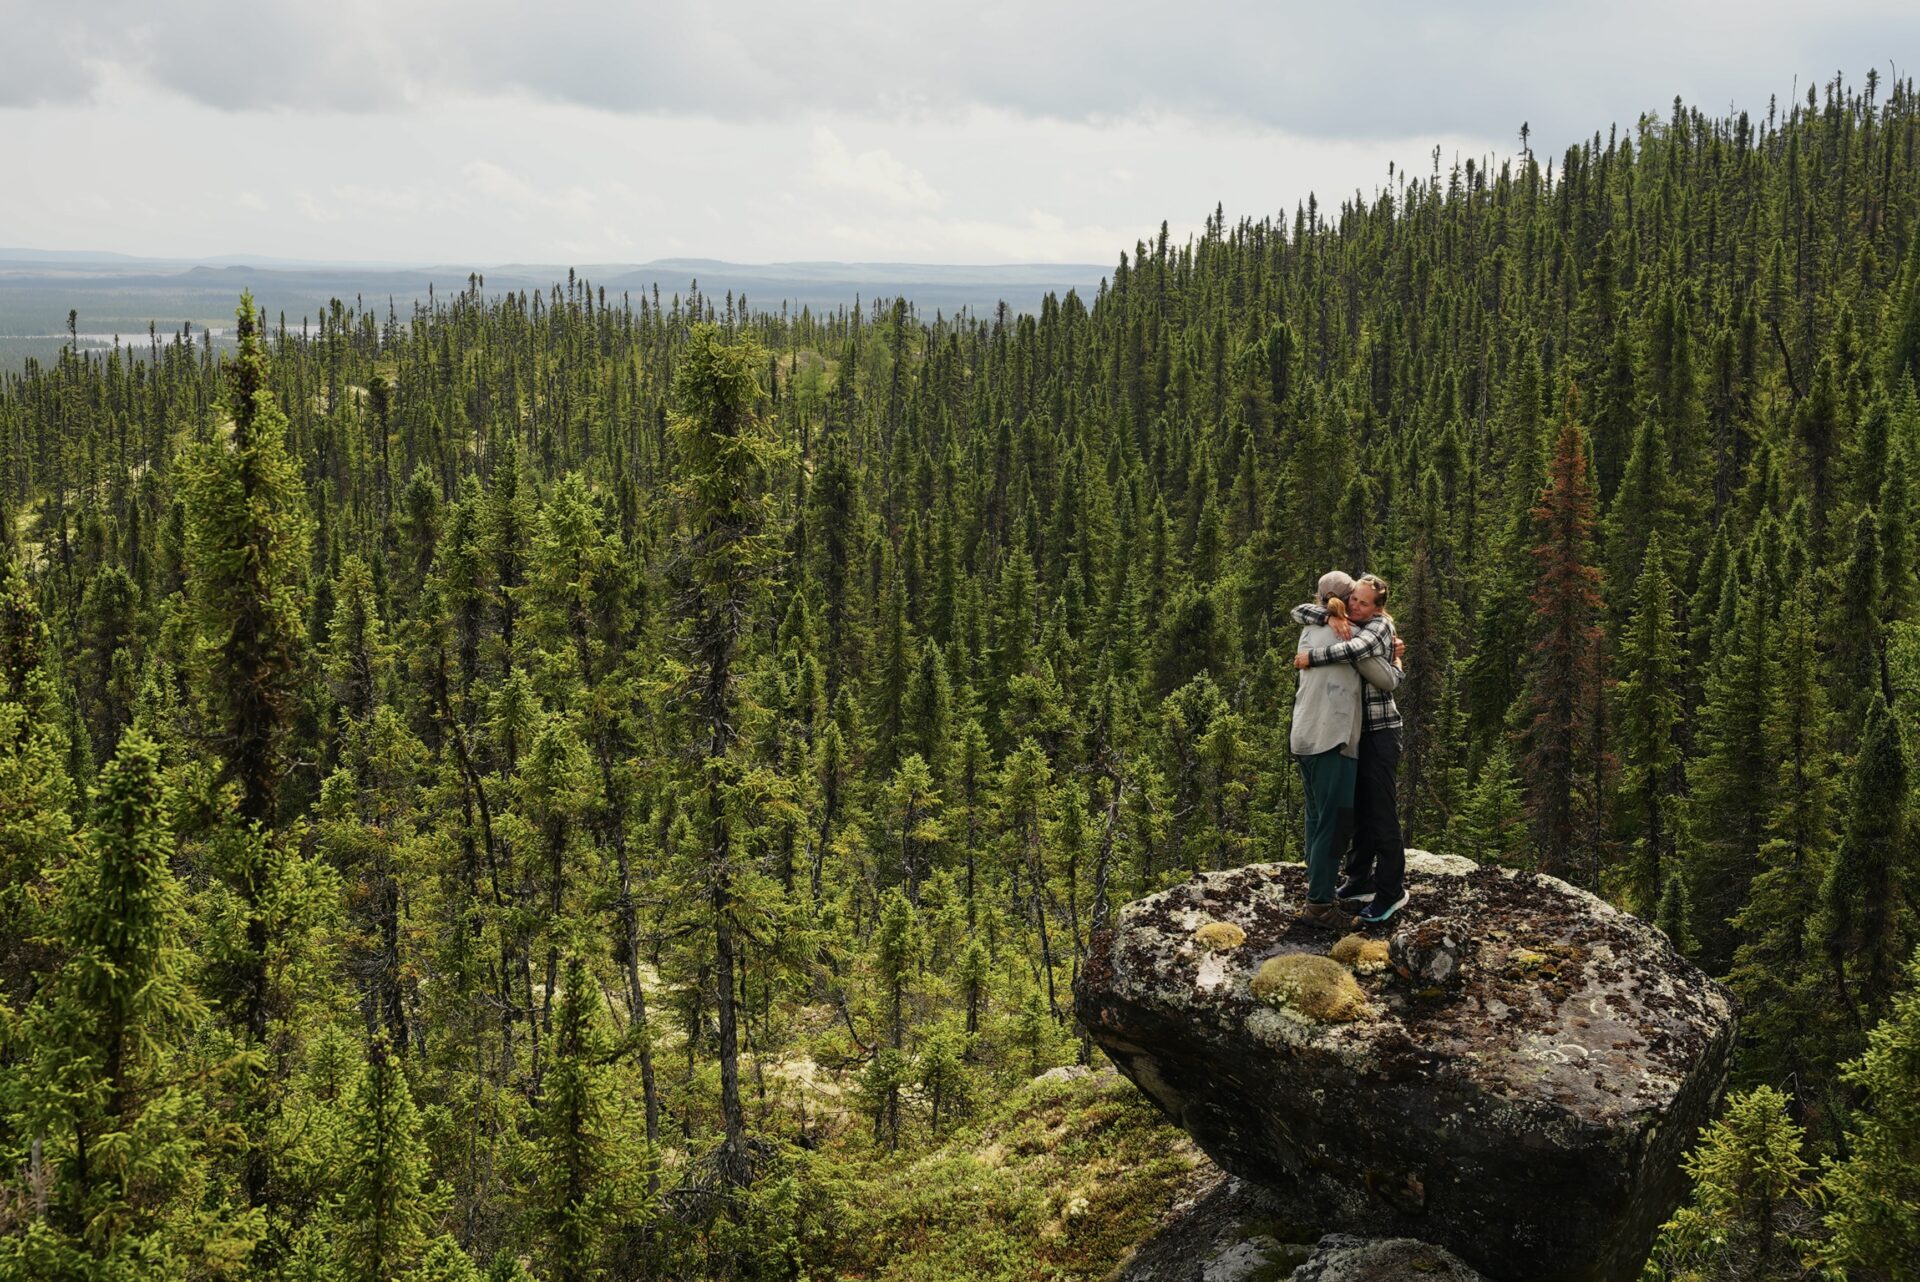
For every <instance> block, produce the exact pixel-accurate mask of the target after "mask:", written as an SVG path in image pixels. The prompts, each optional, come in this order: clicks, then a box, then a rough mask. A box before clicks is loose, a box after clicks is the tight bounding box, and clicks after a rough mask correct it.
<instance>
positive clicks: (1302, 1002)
mask: <svg viewBox="0 0 1920 1282" xmlns="http://www.w3.org/2000/svg"><path fill="white" fill-rule="evenodd" d="M1252 988H1253V995H1254V996H1255V997H1258V998H1259V999H1260V1000H1261V1001H1264V1002H1271V1003H1273V1004H1275V1005H1279V1006H1285V1007H1286V1008H1287V1009H1288V1010H1290V1011H1293V1012H1294V1013H1295V1014H1298V1015H1302V1016H1304V1017H1306V1018H1307V1019H1310V1020H1313V1021H1314V1022H1315V1023H1320V1024H1347V1023H1351V1022H1353V1021H1354V1020H1356V1019H1359V1018H1360V1017H1361V1016H1362V1015H1364V1014H1366V1013H1367V994H1366V991H1365V990H1364V989H1362V988H1361V987H1360V985H1359V984H1357V983H1355V982H1354V979H1353V972H1352V971H1350V970H1348V969H1347V968H1346V967H1345V966H1343V965H1341V964H1340V963H1339V962H1337V961H1335V960H1333V958H1331V957H1321V956H1318V955H1317V954H1314V953H1288V954H1287V955H1286V956H1284V957H1272V958H1269V959H1267V960H1266V961H1265V962H1263V963H1261V966H1260V970H1259V972H1258V973H1257V974H1255V975H1254V977H1253V983H1252Z"/></svg>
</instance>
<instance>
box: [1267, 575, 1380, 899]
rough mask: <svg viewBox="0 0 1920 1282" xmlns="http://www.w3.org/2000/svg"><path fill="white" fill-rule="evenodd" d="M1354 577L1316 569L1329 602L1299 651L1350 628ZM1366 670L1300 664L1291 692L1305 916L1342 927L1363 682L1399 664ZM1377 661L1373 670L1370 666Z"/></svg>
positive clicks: (1337, 638)
mask: <svg viewBox="0 0 1920 1282" xmlns="http://www.w3.org/2000/svg"><path fill="white" fill-rule="evenodd" d="M1352 591H1353V579H1352V577H1351V576H1349V575H1347V574H1346V573H1344V572H1343V571H1340V570H1330V571H1328V572H1327V573H1326V574H1324V575H1322V576H1321V577H1320V583H1319V586H1318V588H1317V589H1316V590H1315V594H1314V596H1315V600H1317V601H1318V602H1319V603H1320V604H1321V605H1323V606H1325V607H1326V609H1327V614H1328V618H1327V621H1326V622H1325V623H1320V624H1315V625H1313V626H1310V627H1306V628H1303V629H1301V632H1300V644H1299V649H1300V650H1301V651H1302V652H1306V651H1309V650H1317V649H1324V648H1326V647H1328V646H1332V645H1335V644H1337V643H1338V642H1341V641H1343V640H1345V639H1346V638H1347V636H1348V635H1350V634H1351V629H1350V628H1347V629H1344V630H1342V629H1341V627H1340V625H1342V624H1344V623H1345V622H1346V601H1347V597H1348V595H1349V594H1350V593H1351V592H1352ZM1368 668H1369V671H1368V672H1367V673H1366V674H1365V675H1364V676H1363V675H1362V673H1361V671H1360V669H1359V667H1358V666H1356V665H1355V664H1352V663H1330V664H1323V665H1318V666H1313V667H1307V668H1303V669H1301V670H1300V678H1299V686H1298V687H1297V689H1296V690H1295V693H1294V699H1293V726H1292V732H1291V736H1290V741H1289V746H1290V748H1291V750H1292V752H1293V756H1294V759H1295V760H1296V761H1298V762H1299V763H1300V777H1301V780H1302V782H1303V784H1304V785H1305V791H1306V801H1307V907H1306V909H1305V910H1304V911H1303V912H1302V914H1301V919H1302V920H1303V921H1306V922H1309V923H1311V924H1313V925H1318V926H1330V927H1335V928H1345V927H1346V926H1347V925H1349V924H1350V923H1351V922H1352V920H1353V919H1352V917H1351V916H1350V915H1348V914H1347V913H1344V912H1342V911H1341V910H1340V908H1339V907H1338V906H1337V905H1336V904H1335V902H1334V897H1333V894H1334V884H1335V882H1336V881H1337V880H1338V879H1339V870H1340V853H1341V851H1342V850H1344V849H1345V847H1346V844H1347V840H1348V838H1349V837H1350V836H1351V834H1352V831H1353V794H1354V780H1355V777H1356V772H1357V763H1358V761H1359V757H1360V734H1361V730H1362V728H1363V725H1364V720H1365V712H1364V707H1363V705H1364V690H1365V682H1366V681H1368V680H1372V681H1373V682H1374V684H1376V685H1381V684H1384V686H1385V688H1386V689H1392V688H1393V686H1394V685H1397V684H1399V676H1400V673H1399V669H1397V668H1395V667H1393V666H1392V665H1391V664H1387V663H1380V662H1369V663H1368ZM1374 669H1378V671H1374Z"/></svg>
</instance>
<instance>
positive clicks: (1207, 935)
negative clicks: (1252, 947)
mask: <svg viewBox="0 0 1920 1282" xmlns="http://www.w3.org/2000/svg"><path fill="white" fill-rule="evenodd" d="M1193 942H1194V943H1195V944H1197V945H1199V946H1200V947H1201V948H1203V949H1205V950H1206V951H1208V952H1210V953H1225V952H1231V951H1233V950H1234V949H1236V948H1238V947H1240V945H1242V944H1244V943H1246V942H1247V932H1246V931H1244V930H1242V929H1240V927H1238V926H1236V925H1234V924H1233V923H1232V922H1230V921H1210V922H1208V923H1207V924H1206V925H1204V926H1202V927H1201V928H1200V929H1198V930H1196V931H1194V932H1193Z"/></svg>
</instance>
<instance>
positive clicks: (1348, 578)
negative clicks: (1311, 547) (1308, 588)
mask: <svg viewBox="0 0 1920 1282" xmlns="http://www.w3.org/2000/svg"><path fill="white" fill-rule="evenodd" d="M1352 592H1353V576H1352V575H1351V574H1348V573H1347V572H1346V571H1345V570H1328V571H1327V572H1326V573H1325V574H1323V575H1321V576H1320V583H1319V586H1318V587H1316V588H1314V590H1313V598H1314V600H1316V601H1318V602H1319V603H1320V604H1321V605H1325V604H1326V603H1327V598H1328V597H1336V596H1337V597H1339V598H1340V599H1341V600H1342V601H1344V600H1346V599H1347V597H1348V596H1349V595H1350V594H1351V593H1352Z"/></svg>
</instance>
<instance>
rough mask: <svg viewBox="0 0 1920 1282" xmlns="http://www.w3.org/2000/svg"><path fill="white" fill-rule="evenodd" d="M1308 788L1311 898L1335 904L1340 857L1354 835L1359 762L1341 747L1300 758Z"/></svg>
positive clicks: (1318, 902) (1308, 888) (1308, 850)
mask: <svg viewBox="0 0 1920 1282" xmlns="http://www.w3.org/2000/svg"><path fill="white" fill-rule="evenodd" d="M1294 760H1296V761H1298V762H1299V763H1300V778H1301V780H1302V781H1303V782H1305V784H1306V789H1307V899H1308V901H1309V902H1310V903H1316V904H1326V903H1332V902H1333V889H1334V884H1335V883H1336V882H1337V881H1338V880H1339V877H1340V856H1341V854H1342V852H1344V851H1345V850H1346V848H1347V840H1348V838H1349V837H1350V836H1351V835H1352V833H1353V782H1354V778H1355V776H1356V774H1357V773H1358V771H1357V768H1358V766H1359V762H1358V761H1356V760H1355V759H1354V758H1352V757H1349V756H1347V755H1346V754H1344V753H1342V752H1341V751H1340V750H1339V749H1338V748H1335V749H1333V750H1332V751H1330V752H1316V753H1315V754H1314V755H1313V756H1311V757H1296V758H1294Z"/></svg>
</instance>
